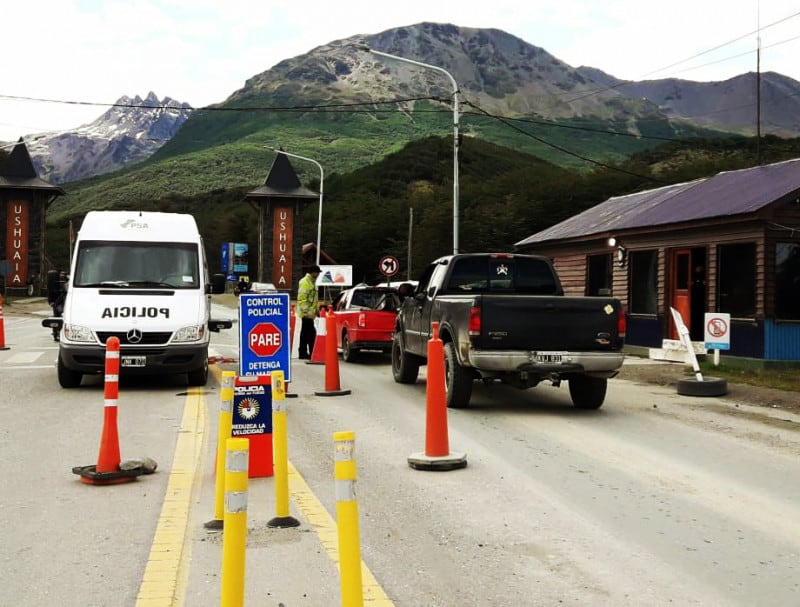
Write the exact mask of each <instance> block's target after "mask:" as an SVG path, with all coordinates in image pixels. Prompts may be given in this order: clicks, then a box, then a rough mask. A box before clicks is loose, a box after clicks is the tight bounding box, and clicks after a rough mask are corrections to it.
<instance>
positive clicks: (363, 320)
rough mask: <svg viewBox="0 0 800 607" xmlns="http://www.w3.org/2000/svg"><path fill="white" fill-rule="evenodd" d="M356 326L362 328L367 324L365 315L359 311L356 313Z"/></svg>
mask: <svg viewBox="0 0 800 607" xmlns="http://www.w3.org/2000/svg"><path fill="white" fill-rule="evenodd" d="M358 326H359V328H361V329H364V328H366V326H367V315H366V314H365V313H364V312H360V313H359V315H358Z"/></svg>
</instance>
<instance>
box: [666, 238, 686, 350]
mask: <svg viewBox="0 0 800 607" xmlns="http://www.w3.org/2000/svg"><path fill="white" fill-rule="evenodd" d="M669 275H670V287H669V297H668V298H667V301H668V302H669V305H670V306H672V307H673V308H675V309H676V310H677V311H678V312H680V314H681V317H682V318H683V324H685V325H686V326H687V327H691V326H692V314H691V287H692V250H691V249H675V250H674V251H672V255H671V259H670V273H669ZM668 312H669V311H668ZM667 318H668V319H669V338H670V339H680V335H678V328H677V327H676V326H675V321H674V320H673V319H672V314H671V313H668V314H667Z"/></svg>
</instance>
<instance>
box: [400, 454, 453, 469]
mask: <svg viewBox="0 0 800 607" xmlns="http://www.w3.org/2000/svg"><path fill="white" fill-rule="evenodd" d="M408 465H409V466H411V467H412V468H414V470H457V469H458V468H466V467H467V454H466V453H453V452H452V451H451V452H450V453H448V454H447V455H437V456H433V455H425V453H424V452H420V453H412V454H411V455H409V456H408Z"/></svg>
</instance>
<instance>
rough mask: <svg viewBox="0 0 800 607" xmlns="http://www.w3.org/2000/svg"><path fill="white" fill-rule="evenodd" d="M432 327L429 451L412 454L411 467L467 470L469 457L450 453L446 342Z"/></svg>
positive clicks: (427, 414) (436, 325)
mask: <svg viewBox="0 0 800 607" xmlns="http://www.w3.org/2000/svg"><path fill="white" fill-rule="evenodd" d="M431 328H432V330H433V335H432V336H431V338H430V340H428V381H427V383H426V386H425V452H424V453H412V454H411V455H409V457H408V465H409V466H411V467H412V468H414V469H415V470H454V469H456V468H464V467H466V465H467V456H466V454H464V453H450V444H449V443H450V441H449V438H448V433H447V385H446V379H445V368H444V343H442V340H441V339H439V323H438V322H434V323H432V324H431Z"/></svg>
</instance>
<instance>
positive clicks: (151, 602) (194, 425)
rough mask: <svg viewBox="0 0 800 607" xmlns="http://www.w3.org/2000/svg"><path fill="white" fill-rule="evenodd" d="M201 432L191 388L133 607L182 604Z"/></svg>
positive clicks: (197, 396) (197, 392)
mask: <svg viewBox="0 0 800 607" xmlns="http://www.w3.org/2000/svg"><path fill="white" fill-rule="evenodd" d="M205 431H206V403H205V398H204V396H203V392H202V391H201V389H200V388H192V389H190V391H189V395H188V396H187V397H186V404H185V406H184V409H183V419H182V420H181V427H180V430H179V432H178V442H177V444H176V445H175V457H174V459H173V461H172V471H171V472H170V475H169V481H168V482H167V492H166V495H165V497H164V503H163V505H162V507H161V514H160V516H159V518H158V525H157V526H156V532H155V536H154V537H153V543H152V544H151V547H150V557H149V558H148V561H147V566H146V567H145V570H144V576H143V577H142V583H141V585H140V586H139V595H138V596H137V597H136V607H172V606H177V605H182V604H183V595H184V594H185V586H186V580H187V577H188V565H189V563H190V560H191V559H190V556H191V555H190V543H189V542H188V541H187V534H186V528H187V524H188V520H189V509H190V507H191V503H192V493H193V491H194V490H195V489H196V488H197V487H199V483H196V480H197V479H198V478H200V476H201V475H199V474H198V468H199V466H200V462H201V461H202V457H201V451H202V446H203V438H204V437H205ZM196 486H197V487H196Z"/></svg>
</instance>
